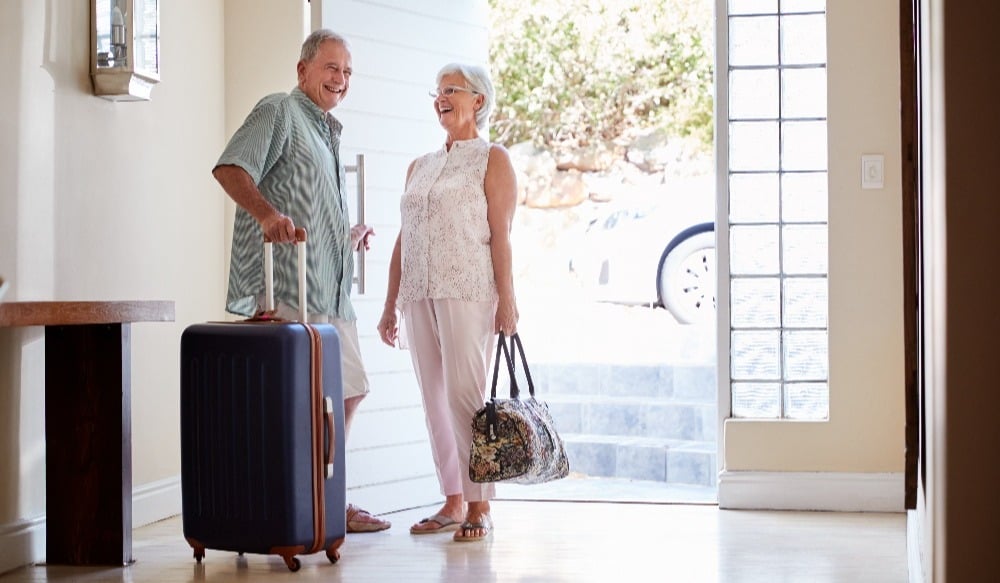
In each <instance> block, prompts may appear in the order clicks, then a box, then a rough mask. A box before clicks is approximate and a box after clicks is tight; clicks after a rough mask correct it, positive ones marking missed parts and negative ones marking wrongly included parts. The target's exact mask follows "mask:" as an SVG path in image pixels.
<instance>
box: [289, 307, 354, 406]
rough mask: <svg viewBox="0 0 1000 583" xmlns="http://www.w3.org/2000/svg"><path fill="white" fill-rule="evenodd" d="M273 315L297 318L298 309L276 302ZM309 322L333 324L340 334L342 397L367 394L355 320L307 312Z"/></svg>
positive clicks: (347, 397)
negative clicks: (276, 305) (276, 306)
mask: <svg viewBox="0 0 1000 583" xmlns="http://www.w3.org/2000/svg"><path fill="white" fill-rule="evenodd" d="M275 315H276V316H278V317H279V318H284V319H286V320H298V319H299V311H298V310H296V309H294V308H291V307H289V306H288V305H287V304H282V303H279V304H278V308H277V309H276V310H275ZM309 323H310V324H333V326H334V328H336V329H337V334H338V335H339V336H340V369H341V371H343V379H344V398H345V399H350V398H351V397H363V396H365V395H367V394H368V375H367V374H366V373H365V365H364V363H363V362H362V361H361V346H360V343H359V342H358V326H357V322H356V321H352V322H349V321H347V320H341V319H340V318H334V317H333V316H330V315H327V314H309Z"/></svg>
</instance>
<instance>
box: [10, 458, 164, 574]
mask: <svg viewBox="0 0 1000 583" xmlns="http://www.w3.org/2000/svg"><path fill="white" fill-rule="evenodd" d="M180 513H181V477H180V476H179V475H178V476H173V477H170V478H166V479H163V480H159V481H156V482H150V483H148V484H143V485H141V486H139V487H137V488H133V490H132V528H139V527H140V526H145V525H147V524H151V523H153V522H157V521H160V520H163V519H165V518H170V517H171V516H177V515H178V514H180ZM44 560H45V516H44V515H42V516H39V517H37V518H33V519H31V520H19V521H17V522H12V523H9V524H0V573H5V572H7V571H10V570H13V569H17V568H19V567H23V566H25V565H31V564H34V563H39V562H41V561H44Z"/></svg>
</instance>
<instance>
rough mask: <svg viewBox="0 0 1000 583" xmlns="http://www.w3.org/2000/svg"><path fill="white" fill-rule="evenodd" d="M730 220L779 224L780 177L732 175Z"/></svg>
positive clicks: (730, 183) (730, 179)
mask: <svg viewBox="0 0 1000 583" xmlns="http://www.w3.org/2000/svg"><path fill="white" fill-rule="evenodd" d="M729 220H730V221H731V222H733V223H762V222H771V223H777V222H778V175H777V174H732V175H730V176H729Z"/></svg>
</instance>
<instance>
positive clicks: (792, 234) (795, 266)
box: [781, 225, 827, 275]
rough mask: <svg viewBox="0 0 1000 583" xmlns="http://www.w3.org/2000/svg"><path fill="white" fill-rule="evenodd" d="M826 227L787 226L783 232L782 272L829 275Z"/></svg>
mask: <svg viewBox="0 0 1000 583" xmlns="http://www.w3.org/2000/svg"><path fill="white" fill-rule="evenodd" d="M826 231H827V228H826V225H786V226H785V227H783V228H782V231H781V249H782V257H781V271H782V273H786V274H810V275H813V274H821V275H825V274H826V273H827V252H826Z"/></svg>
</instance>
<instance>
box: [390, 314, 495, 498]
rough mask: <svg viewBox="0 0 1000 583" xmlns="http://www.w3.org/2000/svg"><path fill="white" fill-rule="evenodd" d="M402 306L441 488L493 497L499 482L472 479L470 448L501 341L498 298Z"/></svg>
mask: <svg viewBox="0 0 1000 583" xmlns="http://www.w3.org/2000/svg"><path fill="white" fill-rule="evenodd" d="M402 312H403V319H404V320H405V327H406V336H407V340H408V342H409V345H410V356H411V357H412V358H413V369H414V371H416V373H417V382H418V383H419V384H420V392H421V394H422V396H423V401H424V412H425V413H426V416H427V431H428V433H430V438H431V452H432V453H433V456H434V465H435V466H436V467H437V474H438V482H439V483H440V484H441V493H442V494H443V495H445V496H451V495H454V494H462V496H463V498H464V499H465V501H466V502H479V501H482V500H490V499H492V498H493V497H494V495H495V492H496V488H495V487H494V485H493V484H477V483H475V482H473V481H472V480H470V479H469V450H470V449H471V447H472V416H473V415H474V414H475V413H476V411H478V410H479V409H480V408H482V406H483V403H484V402H485V399H486V382H487V380H486V373H487V370H488V369H489V368H490V366H491V362H492V358H491V357H492V355H493V349H494V347H495V346H496V335H495V334H494V333H493V323H494V319H495V315H496V303H494V302H467V301H462V300H450V299H445V300H420V301H417V302H411V303H408V304H406V305H405V306H403V308H402Z"/></svg>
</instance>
